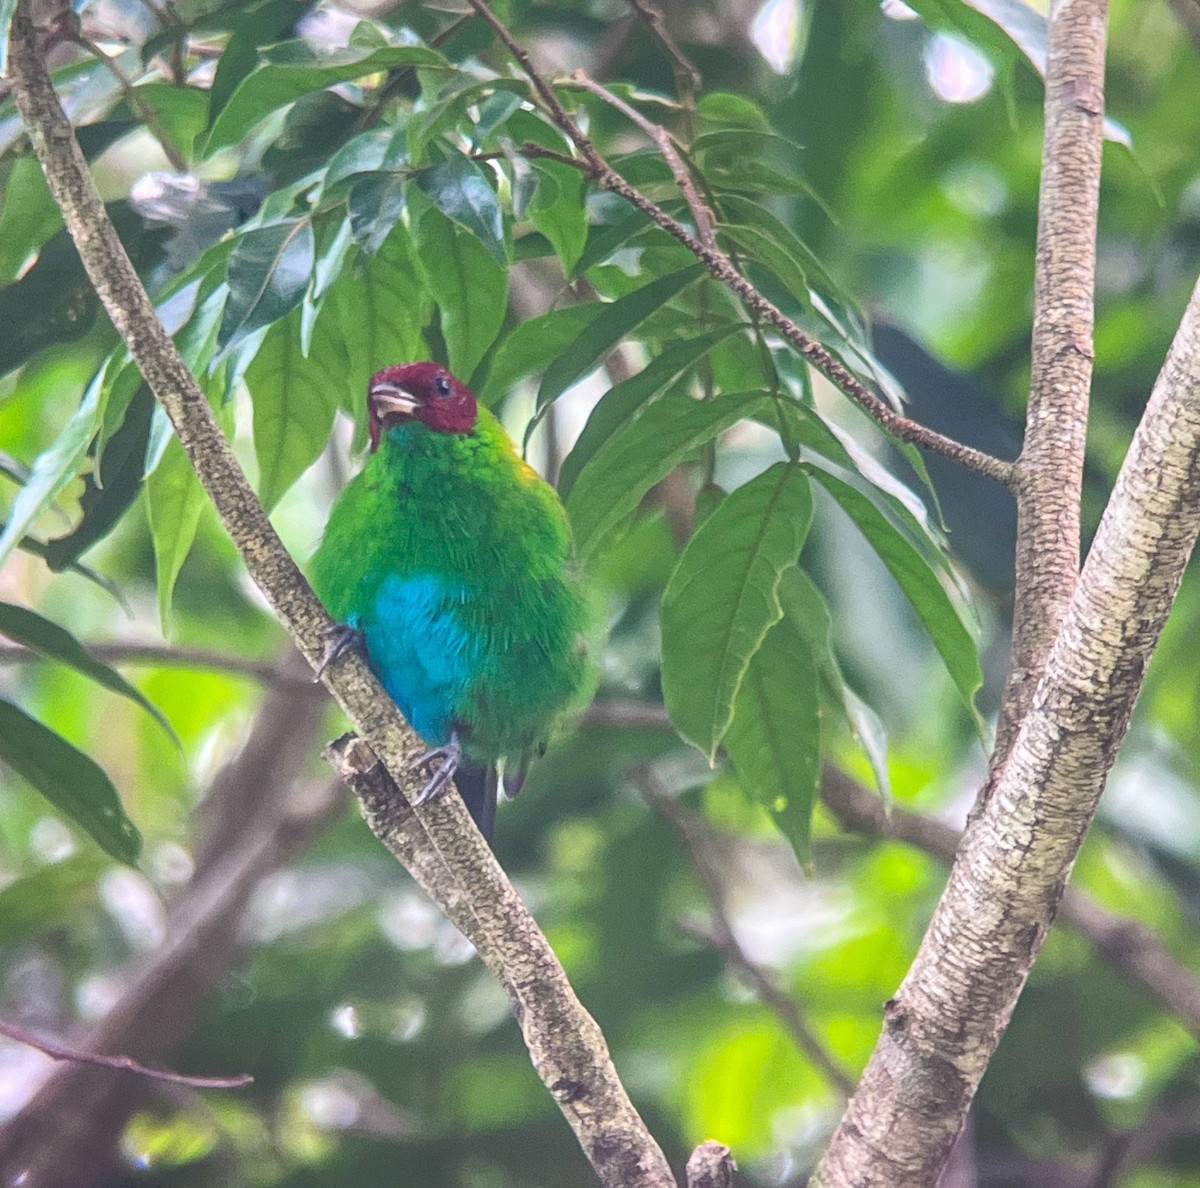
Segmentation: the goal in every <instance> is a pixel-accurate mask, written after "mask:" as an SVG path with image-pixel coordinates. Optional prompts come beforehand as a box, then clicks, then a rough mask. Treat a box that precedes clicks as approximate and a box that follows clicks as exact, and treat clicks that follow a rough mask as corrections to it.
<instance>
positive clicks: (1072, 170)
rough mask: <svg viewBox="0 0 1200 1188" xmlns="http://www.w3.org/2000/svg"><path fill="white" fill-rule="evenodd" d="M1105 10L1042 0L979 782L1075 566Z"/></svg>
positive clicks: (999, 754)
mask: <svg viewBox="0 0 1200 1188" xmlns="http://www.w3.org/2000/svg"><path fill="white" fill-rule="evenodd" d="M1107 16H1108V3H1107V0H1055V3H1054V4H1052V5H1051V10H1050V33H1049V46H1048V58H1047V62H1046V101H1045V109H1046V134H1045V143H1044V146H1043V150H1042V182H1041V193H1040V196H1039V201H1038V236H1037V263H1036V268H1035V275H1034V309H1033V343H1032V373H1031V376H1030V388H1029V406H1028V409H1027V411H1026V416H1025V444H1024V446H1023V447H1022V450H1021V456H1020V458H1019V459H1018V460H1017V464H1016V480H1017V481H1016V487H1015V490H1016V496H1017V553H1016V594H1015V602H1014V606H1013V639H1012V652H1011V656H1010V658H1009V673H1008V682H1007V685H1006V687H1005V691H1004V699H1003V704H1002V707H1001V711H1000V720H999V724H998V727H997V732H996V747H995V750H994V752H993V755H992V762H991V767H990V771H989V775H990V780H989V786H990V783H991V782H994V780H995V778H996V775H997V773H998V771H999V769H1000V767H1001V766H1003V764H1004V762H1005V760H1006V759H1007V758H1008V753H1009V751H1010V750H1011V748H1012V744H1013V741H1014V740H1015V738H1016V732H1017V730H1018V729H1019V728H1020V724H1021V719H1022V718H1023V717H1024V715H1025V712H1026V710H1027V709H1028V708H1029V704H1030V702H1031V701H1032V700H1033V690H1034V688H1035V686H1036V685H1037V681H1038V677H1039V675H1040V673H1041V671H1042V666H1043V664H1045V661H1046V657H1047V656H1048V655H1049V654H1050V646H1051V644H1053V642H1054V637H1055V635H1056V634H1057V633H1058V628H1059V624H1060V623H1061V622H1062V619H1063V615H1064V614H1066V609H1067V603H1068V602H1069V601H1070V598H1071V592H1072V590H1074V588H1075V579H1076V577H1077V576H1078V573H1079V545H1080V534H1079V515H1080V492H1081V490H1082V484H1083V455H1084V445H1085V440H1086V437H1087V421H1088V397H1089V393H1090V388H1091V382H1092V355H1093V351H1092V324H1093V321H1094V310H1093V304H1094V296H1095V279H1096V223H1097V219H1098V217H1099V210H1100V156H1101V149H1102V146H1103V143H1104V53H1105V32H1106V21H1107Z"/></svg>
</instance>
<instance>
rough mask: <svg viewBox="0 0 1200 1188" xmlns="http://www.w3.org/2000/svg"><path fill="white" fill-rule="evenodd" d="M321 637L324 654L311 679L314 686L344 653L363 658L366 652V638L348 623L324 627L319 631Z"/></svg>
mask: <svg viewBox="0 0 1200 1188" xmlns="http://www.w3.org/2000/svg"><path fill="white" fill-rule="evenodd" d="M321 635H322V636H323V637H324V639H325V654H324V655H323V656H322V657H321V667H320V668H318V669H317V675H316V676H315V677H313V684H314V685H315V684H317V683H318V682H319V681H320V679H321V678H322V677H323V676H324V675H325V670H326V669H327V668H328V667H329V666H330V665H331V664H332V663H333V662H334V661H335V660H336V659H337V658H338V657H339V656H342V655H344V654H345V653H346V652H358V653H359V655H363V656H365V655H366V652H367V637H366V636H365V635H364V634H363V633H362V632H361V631H360V630H359V629H358V628H357V627H353V626H351V625H350V624H349V623H334V624H333V625H332V626H330V627H324V628H322V629H321Z"/></svg>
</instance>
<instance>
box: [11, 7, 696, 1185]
mask: <svg viewBox="0 0 1200 1188" xmlns="http://www.w3.org/2000/svg"><path fill="white" fill-rule="evenodd" d="M9 74H10V77H11V78H12V80H13V84H14V90H15V93H16V97H17V103H18V106H19V108H20V111H21V115H22V118H23V119H24V121H25V126H26V128H27V129H28V131H29V135H30V140H31V142H32V143H33V146H34V150H35V152H36V153H37V155H38V158H39V159H40V161H41V163H42V167H43V169H44V170H45V173H46V178H47V180H48V182H49V184H50V190H51V193H52V194H53V195H54V199H55V202H56V203H57V204H58V206H59V209H60V210H61V211H62V214H63V218H64V221H65V222H66V225H67V229H68V230H69V231H70V233H71V237H72V239H73V240H74V241H75V245H76V247H77V248H78V250H79V254H80V257H81V259H82V261H83V265H84V268H85V269H86V270H87V274H88V277H89V279H90V280H91V282H92V285H93V286H94V287H95V289H96V292H97V294H98V295H99V297H100V299H101V301H102V302H103V303H104V306H105V309H106V310H107V311H108V314H109V317H110V318H111V319H112V322H113V325H114V326H115V327H116V328H117V330H118V332H119V333H120V334H121V336H122V338H123V339H124V340H125V342H126V343H127V344H128V346H129V349H130V353H131V354H132V356H133V358H134V360H135V362H136V363H137V365H138V367H139V369H140V370H141V373H142V375H143V377H144V378H145V379H146V382H147V383H148V384H149V386H150V388H151V390H152V391H153V392H154V395H155V397H156V398H157V399H158V400H159V401H160V402H161V403H162V405H163V407H164V408H165V410H166V412H167V415H168V416H169V417H170V419H171V423H172V425H173V426H174V429H175V432H176V434H177V436H178V437H179V440H180V442H181V444H182V445H183V447H184V449H185V450H186V451H187V454H188V457H189V459H190V460H191V463H192V465H193V467H194V468H195V470H196V474H197V476H198V477H199V479H200V481H201V483H202V484H203V485H204V488H205V490H206V491H207V492H208V495H209V497H210V498H211V500H212V502H213V505H214V507H215V508H216V510H217V513H218V515H219V516H220V517H221V521H222V523H223V524H224V525H225V528H226V530H227V531H228V532H229V534H230V536H231V537H232V539H233V542H234V544H235V545H236V546H237V548H238V551H239V553H240V554H241V556H242V559H243V560H244V561H245V563H246V568H247V569H248V570H249V572H250V575H251V577H252V578H253V579H254V581H255V582H256V583H257V585H258V586H259V588H260V589H261V590H262V592H263V594H264V595H265V596H266V598H267V601H268V602H269V603H270V605H271V607H272V609H273V610H274V612H275V614H276V616H277V617H278V619H279V621H280V622H281V623H282V624H283V626H284V627H285V628H286V629H287V631H288V633H289V634H290V635H291V637H292V639H293V640H294V641H295V642H296V645H297V647H298V648H299V649H300V651H301V652H302V653H303V655H304V657H305V659H307V660H308V662H309V663H310V664H311V665H313V667H317V666H318V665H319V663H320V658H321V654H322V651H323V637H322V634H321V633H322V630H323V629H326V628H329V627H331V626H332V621H331V620H330V618H329V616H328V615H327V614H326V613H325V611H324V609H323V608H322V607H321V604H320V603H319V602H318V601H317V599H316V598H315V597H314V595H313V593H312V591H311V590H310V589H309V586H308V583H307V582H306V581H305V579H304V576H303V575H302V574H301V573H300V571H299V569H298V568H297V567H296V564H295V562H294V561H293V560H292V558H291V557H290V556H289V555H288V553H287V551H286V550H285V549H284V547H283V545H282V543H281V542H280V540H279V537H278V536H277V535H276V533H275V530H274V528H273V527H272V526H271V523H270V521H269V520H268V519H267V516H266V514H265V513H264V511H263V509H262V506H261V505H260V504H259V502H258V499H257V497H256V496H255V494H254V492H253V490H252V489H251V488H250V486H249V484H248V483H247V481H246V478H245V475H244V474H243V473H242V472H241V469H240V467H239V466H238V464H237V461H236V459H235V458H234V457H233V454H232V452H231V451H230V449H229V447H228V445H227V444H226V442H225V439H224V437H223V436H222V434H221V431H220V429H219V428H218V426H217V424H216V421H215V420H214V418H213V416H212V413H211V411H210V409H209V407H208V403H207V401H206V400H205V397H204V394H203V393H202V392H201V390H200V388H199V386H198V385H197V384H196V382H195V380H194V379H193V377H192V376H191V374H190V373H189V372H188V370H187V367H186V365H185V364H184V362H183V360H182V358H180V356H179V353H178V351H177V350H176V349H175V346H174V344H173V343H172V341H171V339H170V338H169V337H168V335H167V334H166V333H165V331H164V330H163V328H162V326H161V324H160V323H159V321H158V317H157V315H156V314H155V311H154V307H153V304H152V303H151V301H150V298H149V297H148V295H147V294H146V291H145V289H144V288H143V287H142V284H141V281H140V280H139V279H138V276H137V273H136V272H135V271H134V269H133V266H132V264H131V263H130V261H129V257H128V255H127V254H126V253H125V251H124V249H123V247H122V246H121V243H120V240H119V239H118V238H117V235H116V232H115V230H114V229H113V227H112V224H111V222H110V221H109V220H108V217H107V215H106V213H105V211H104V207H103V204H102V203H101V201H100V198H99V195H98V194H97V193H96V188H95V185H94V183H93V182H92V179H91V175H90V174H89V172H88V169H87V164H86V161H85V160H84V157H83V154H82V152H81V151H80V149H79V145H78V142H77V141H76V139H75V135H74V132H73V131H72V129H71V126H70V124H69V122H68V121H67V119H66V116H65V115H64V113H63V110H62V106H61V105H60V104H59V102H58V98H57V96H56V95H55V93H54V90H53V86H52V84H51V81H50V77H49V74H48V73H47V71H46V67H45V63H44V61H43V60H42V58H41V54H40V52H39V48H38V45H37V37H36V32H35V30H34V28H33V25H32V22H31V19H30V15H29V9H28V0H20V2H19V3H18V5H17V9H16V14H15V15H14V18H13V24H12V36H11V41H10V48H9ZM323 680H324V683H325V685H326V687H327V688H328V689H329V691H330V692H331V693H332V694H333V695H334V697H335V698H336V699H337V702H338V704H339V705H340V706H341V707H342V709H343V710H345V712H346V714H347V715H348V716H349V718H350V720H351V721H352V722H353V723H354V724H355V726H356V727H357V728H358V730H359V731H360V732H361V734H362V736H363V738H364V739H365V740H367V742H368V743H369V744H370V747H371V749H372V750H373V751H374V753H375V754H376V755H378V756H379V757H380V759H381V760H382V762H383V763H384V765H385V766H386V767H387V769H388V770H389V771H390V772H392V773H404V775H403V778H401V779H400V780H399V781H397V782H398V783H399V786H400V787H401V788H403V789H404V790H405V793H406V794H407V795H409V796H415V795H417V793H418V792H419V788H418V787H417V786H416V785H417V783H418V781H416V779H415V777H413V776H412V775H411V774H410V773H409V767H410V765H411V763H412V761H413V759H415V758H416V757H417V756H418V755H419V754H421V753H422V752H423V750H424V746H423V744H422V743H421V741H420V739H418V737H417V736H416V735H415V734H414V733H413V731H412V729H411V727H409V725H408V724H407V723H406V722H405V721H404V719H403V718H402V717H401V715H400V712H399V710H398V709H397V708H396V706H395V705H394V703H393V702H392V701H391V699H390V698H389V697H388V696H387V694H386V693H385V692H384V691H383V689H382V687H381V686H380V685H379V683H378V681H377V680H376V679H375V677H374V676H373V674H372V673H371V671H370V669H368V667H367V665H366V663H365V662H364V661H363V660H362V658H361V657H359V656H356V655H354V654H347V655H346V656H345V657H344V658H343V659H342V660H340V661H339V662H338V663H337V664H335V665H334V666H332V668H331V669H329V670H328V671H327V672H326V673H325V675H324V677H323ZM413 820H414V823H415V825H416V827H417V828H418V829H419V830H420V831H421V834H422V838H421V846H422V848H425V847H428V848H429V850H430V851H431V853H432V855H435V856H436V862H437V863H438V864H439V866H440V869H439V873H438V880H437V884H436V887H435V889H434V890H433V894H434V897H435V899H436V900H437V902H438V903H439V904H440V905H441V906H442V907H443V908H444V909H445V910H447V912H448V913H449V914H451V918H455V919H456V922H457V917H456V913H457V912H459V911H460V909H458V908H457V907H453V905H456V904H459V903H466V904H467V905H469V909H470V910H469V919H468V918H466V917H464V918H463V924H462V925H460V927H463V931H464V932H465V933H466V935H467V936H468V937H469V939H470V940H471V941H472V942H473V943H474V945H475V947H476V949H477V950H478V951H479V952H480V954H481V955H482V956H483V957H484V959H485V960H486V961H487V962H488V964H489V966H491V967H493V968H501V969H503V970H504V971H505V983H506V985H507V986H508V987H509V991H510V993H515V994H517V995H518V997H519V1002H520V1012H519V1017H522V1018H523V1019H524V1020H525V1021H526V1022H525V1026H526V1030H527V1032H528V1028H529V1020H535V1019H536V1020H541V1021H542V1022H544V1027H542V1028H541V1029H540V1030H539V1033H538V1034H539V1035H540V1036H542V1037H543V1038H544V1039H545V1041H546V1043H547V1044H548V1045H549V1047H550V1050H549V1051H548V1052H547V1053H546V1058H545V1059H541V1057H540V1054H538V1053H532V1055H533V1056H534V1063H535V1065H537V1066H538V1068H539V1071H542V1070H543V1069H545V1068H549V1067H553V1068H556V1069H558V1070H560V1073H559V1075H556V1076H554V1077H553V1078H552V1080H551V1081H549V1082H548V1088H549V1089H550V1091H551V1093H552V1094H553V1095H554V1097H555V1100H556V1101H557V1102H558V1104H559V1106H560V1108H561V1109H562V1110H563V1113H564V1115H565V1117H566V1118H567V1120H568V1121H569V1122H570V1123H571V1125H572V1127H573V1128H574V1129H575V1133H576V1135H577V1137H578V1138H579V1141H580V1144H581V1145H582V1147H583V1149H584V1151H585V1153H586V1154H587V1155H588V1158H589V1159H591V1161H592V1164H593V1166H594V1167H595V1169H596V1172H597V1174H598V1175H599V1177H600V1179H601V1182H602V1183H604V1184H606V1185H611V1186H612V1188H617V1186H621V1188H626V1186H637V1188H667V1186H671V1188H674V1185H675V1179H674V1177H673V1175H672V1174H671V1170H670V1167H669V1166H668V1164H667V1162H666V1159H665V1158H664V1156H663V1154H662V1152H661V1150H660V1149H659V1147H658V1145H657V1143H655V1141H654V1139H653V1137H652V1136H651V1135H650V1133H649V1131H647V1130H646V1127H645V1124H644V1123H643V1122H642V1120H641V1118H640V1117H639V1116H638V1113H637V1111H636V1110H635V1109H634V1108H633V1105H632V1103H631V1102H630V1101H629V1098H628V1095H627V1094H626V1093H625V1089H624V1087H623V1086H622V1085H621V1082H620V1081H619V1079H618V1078H617V1076H616V1073H615V1071H614V1069H613V1065H612V1061H611V1059H610V1057H609V1054H608V1049H607V1046H606V1045H605V1043H604V1039H603V1037H602V1036H601V1034H600V1032H599V1029H598V1028H597V1027H596V1025H595V1023H594V1022H593V1020H592V1019H591V1017H590V1016H589V1015H588V1013H587V1012H586V1011H585V1010H584V1008H583V1006H582V1005H581V1004H580V1002H579V1000H578V999H577V998H576V996H575V993H574V991H573V990H572V989H571V986H570V983H569V982H568V981H567V977H566V974H565V973H564V972H563V970H562V966H561V965H559V963H558V960H557V958H556V957H555V956H554V953H553V951H552V950H551V948H550V946H549V944H548V942H547V941H546V939H545V937H544V936H543V935H542V933H541V931H540V930H539V929H538V926H537V924H536V922H535V921H534V919H533V917H532V916H531V915H530V914H529V911H528V909H527V908H526V907H525V905H524V903H523V902H522V901H521V899H520V897H519V896H518V895H517V893H516V891H515V890H514V889H513V887H512V884H511V883H509V881H508V879H507V878H506V877H505V875H504V872H503V871H502V870H501V869H500V866H499V865H498V864H497V862H496V860H495V858H494V857H493V856H492V853H491V851H490V850H489V849H488V847H487V843H486V842H484V840H483V839H482V837H481V836H480V835H479V832H478V830H476V829H475V828H474V826H473V825H472V823H471V820H470V817H469V815H468V814H467V811H466V808H465V807H464V805H463V803H462V800H461V799H460V798H459V797H458V796H444V797H442V798H441V799H439V800H438V801H436V802H435V803H434V804H431V805H429V806H428V807H427V808H425V809H423V810H422V811H421V812H420V813H419V814H414V817H413ZM431 860H432V859H431ZM564 1086H565V1087H566V1088H564Z"/></svg>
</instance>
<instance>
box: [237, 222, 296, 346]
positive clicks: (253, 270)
mask: <svg viewBox="0 0 1200 1188" xmlns="http://www.w3.org/2000/svg"><path fill="white" fill-rule="evenodd" d="M316 250H317V249H316V240H315V238H314V237H313V229H312V222H311V220H310V219H308V218H301V219H281V220H280V221H279V222H275V223H268V224H267V225H266V226H263V227H252V228H251V229H250V230H249V231H246V232H244V233H243V234H242V235H241V236H239V238H238V240H237V243H236V245H235V246H234V249H233V251H232V252H231V253H230V256H229V266H228V272H227V276H228V282H229V299H228V300H227V301H226V303H225V313H224V315H223V316H222V318H221V329H220V332H219V333H218V334H217V343H218V345H219V346H220V347H221V349H222V351H223V352H224V351H228V350H230V349H231V348H232V347H234V346H236V345H237V344H238V343H240V342H241V341H242V340H243V339H244V338H246V337H248V336H249V335H250V334H252V333H253V332H254V331H255V330H261V329H262V328H263V327H264V326H269V325H271V323H272V322H276V321H278V320H279V319H280V318H285V317H287V315H288V314H289V313H291V312H292V310H293V309H295V308H296V306H297V305H299V304H300V302H301V301H302V300H303V299H304V293H305V290H306V289H307V288H308V282H309V278H310V277H311V276H312V271H313V265H314V263H315V261H316Z"/></svg>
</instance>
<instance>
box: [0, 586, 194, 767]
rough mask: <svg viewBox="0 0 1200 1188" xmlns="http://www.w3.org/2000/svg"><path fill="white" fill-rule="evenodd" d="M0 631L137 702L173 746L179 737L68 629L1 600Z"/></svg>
mask: <svg viewBox="0 0 1200 1188" xmlns="http://www.w3.org/2000/svg"><path fill="white" fill-rule="evenodd" d="M0 634H3V635H7V636H8V638H9V639H11V640H13V641H14V642H16V643H19V644H23V645H24V646H25V647H27V648H31V649H32V650H33V651H35V652H37V653H38V654H39V655H42V656H45V657H47V658H48V659H50V660H58V661H59V662H61V663H62V664H69V665H70V666H71V667H72V668H74V669H75V670H76V671H78V672H81V673H83V675H84V676H86V677H90V678H91V679H92V680H93V681H96V682H97V683H98V684H101V685H103V686H104V687H105V688H106V689H111V690H112V691H113V692H114V693H119V694H120V695H121V696H122V697H128V698H129V699H130V700H132V701H136V702H137V703H138V705H140V706H141V707H142V708H143V709H144V710H145V711H146V712H147V713H149V714H150V715H151V716H152V717H153V718H154V719H155V721H157V722H158V724H159V725H160V726H162V728H163V729H164V730H165V731H166V732H167V733H168V734H169V735H170V736H171V739H172V740H173V741H174V742H175V744H176V745H178V744H179V739H178V738H177V737H176V734H175V731H174V730H172V729H171V724H170V722H168V721H167V719H166V718H165V717H163V715H162V713H161V712H160V711H159V710H158V708H157V707H156V706H155V705H154V704H153V703H151V702H150V701H149V700H147V698H146V697H145V696H144V695H143V694H142V692H141V690H139V689H137V688H136V687H135V686H133V685H131V684H130V683H129V682H128V681H127V680H126V679H125V678H124V677H123V676H122V675H121V674H120V673H119V672H117V671H116V669H113V668H109V666H108V665H107V664H101V663H100V661H99V660H96V659H94V658H93V657H92V656H90V655H89V654H88V652H87V651H86V650H85V649H84V647H83V645H82V644H80V642H79V641H78V640H77V639H76V638H75V637H74V636H73V635H72V634H71V633H70V632H69V631H67V630H65V629H64V628H62V627H60V626H59V625H58V624H57V623H52V622H51V621H50V620H49V619H44V618H43V617H42V616H41V615H39V614H37V613H36V612H35V611H31V610H29V609H28V608H27V607H24V606H14V605H13V604H12V603H10V602H0Z"/></svg>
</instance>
